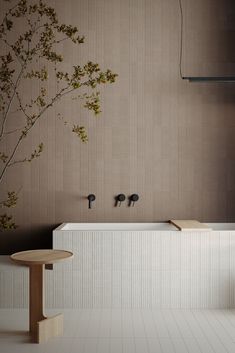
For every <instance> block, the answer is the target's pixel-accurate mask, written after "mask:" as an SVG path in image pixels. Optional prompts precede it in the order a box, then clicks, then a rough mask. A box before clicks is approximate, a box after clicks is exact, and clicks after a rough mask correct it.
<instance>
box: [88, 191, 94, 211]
mask: <svg viewBox="0 0 235 353" xmlns="http://www.w3.org/2000/svg"><path fill="white" fill-rule="evenodd" d="M87 199H88V200H89V204H88V208H91V204H92V202H93V201H95V195H94V194H90V195H88V196H87Z"/></svg>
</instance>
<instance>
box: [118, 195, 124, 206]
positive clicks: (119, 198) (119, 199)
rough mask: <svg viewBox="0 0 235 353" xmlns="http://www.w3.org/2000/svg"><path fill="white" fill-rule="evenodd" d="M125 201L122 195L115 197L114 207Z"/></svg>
mask: <svg viewBox="0 0 235 353" xmlns="http://www.w3.org/2000/svg"><path fill="white" fill-rule="evenodd" d="M125 200H126V196H125V195H124V194H119V195H117V196H116V206H119V207H120V206H121V204H122V202H123V201H125Z"/></svg>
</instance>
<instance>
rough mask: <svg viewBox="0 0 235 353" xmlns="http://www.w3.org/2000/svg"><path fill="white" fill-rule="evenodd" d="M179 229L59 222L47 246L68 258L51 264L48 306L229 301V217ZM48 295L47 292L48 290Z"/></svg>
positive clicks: (234, 278)
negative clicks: (70, 258)
mask: <svg viewBox="0 0 235 353" xmlns="http://www.w3.org/2000/svg"><path fill="white" fill-rule="evenodd" d="M208 225H209V226H210V228H212V231H191V232H188V231H187V232H181V231H179V230H178V229H177V228H175V227H174V226H173V225H171V224H169V223H64V224H62V225H60V226H59V227H58V228H56V229H55V230H54V231H53V247H54V248H62V249H65V250H71V251H73V252H74V255H75V256H74V260H73V261H72V262H68V263H64V264H63V266H61V268H60V269H59V270H57V268H55V270H54V271H53V276H54V283H56V285H57V286H58V287H59V288H64V291H63V290H62V291H57V294H56V296H53V293H55V290H56V289H55V288H51V291H50V290H48V303H49V306H54V307H59V306H61V307H71V308H72V307H77V308H79V307H81V308H85V307H91V308H94V307H96V308H105V307H108V308H115V307H118V308H120V307H121V308H122V307H123V308H131V307H139V308H146V307H147V308H228V307H235V224H234V223H221V224H219V223H208ZM52 296H53V297H52Z"/></svg>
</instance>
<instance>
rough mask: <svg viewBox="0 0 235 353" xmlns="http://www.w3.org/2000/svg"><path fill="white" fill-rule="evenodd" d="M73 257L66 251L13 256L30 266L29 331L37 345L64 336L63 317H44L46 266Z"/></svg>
mask: <svg viewBox="0 0 235 353" xmlns="http://www.w3.org/2000/svg"><path fill="white" fill-rule="evenodd" d="M72 257H73V254H72V253H71V252H70V251H64V250H30V251H22V252H20V253H16V254H13V255H11V259H12V260H13V261H15V262H17V263H20V264H22V265H27V266H29V330H30V333H31V336H32V339H33V341H34V342H35V343H44V342H47V341H48V339H49V338H52V337H57V336H61V335H62V334H63V315H62V314H58V315H56V316H53V317H50V318H47V317H46V316H45V315H44V278H43V277H44V268H45V264H52V263H54V262H59V261H63V260H65V259H68V258H72Z"/></svg>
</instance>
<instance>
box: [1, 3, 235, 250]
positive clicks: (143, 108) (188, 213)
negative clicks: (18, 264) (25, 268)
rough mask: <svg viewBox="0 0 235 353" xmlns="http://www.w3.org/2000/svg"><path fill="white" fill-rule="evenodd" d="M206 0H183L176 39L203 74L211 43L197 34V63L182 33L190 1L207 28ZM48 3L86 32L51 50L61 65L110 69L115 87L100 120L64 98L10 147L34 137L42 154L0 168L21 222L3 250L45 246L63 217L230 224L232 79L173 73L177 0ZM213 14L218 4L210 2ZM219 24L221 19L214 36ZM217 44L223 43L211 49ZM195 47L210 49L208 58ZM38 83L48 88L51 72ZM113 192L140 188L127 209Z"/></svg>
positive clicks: (234, 173)
mask: <svg viewBox="0 0 235 353" xmlns="http://www.w3.org/2000/svg"><path fill="white" fill-rule="evenodd" d="M207 1H208V3H207ZM207 1H205V0H204V1H201V0H200V1H198V2H195V1H193V0H182V3H183V7H184V16H185V26H186V27H187V26H189V30H188V31H187V28H186V29H185V31H187V36H186V37H185V38H184V48H183V49H184V63H183V69H184V70H185V74H186V73H187V74H188V73H189V71H190V70H191V71H190V72H192V73H195V72H198V66H197V65H198V63H199V66H200V67H202V68H203V72H205V68H207V67H208V62H209V60H211V53H212V57H213V58H214V59H213V60H214V63H215V67H216V68H217V67H218V65H217V63H216V60H217V59H216V58H215V54H216V49H215V47H216V46H215V44H213V43H211V44H210V41H209V42H208V41H207V40H206V39H205V41H204V42H203V44H202V48H201V49H202V50H201V52H202V53H203V56H202V57H203V58H204V59H203V60H204V63H202V62H201V59H198V56H199V52H200V50H198V46H199V47H200V43H199V42H198V39H197V40H196V41H195V40H194V41H192V40H191V38H195V36H196V35H197V30H196V32H195V23H196V22H195V21H193V22H190V21H191V17H192V11H193V10H192V9H193V8H195V6H196V10H197V11H199V10H200V9H201V10H200V11H202V18H201V20H200V21H201V22H202V20H205V22H203V23H205V26H206V23H207V18H208V23H209V25H213V24H212V22H211V15H210V11H209V9H210V8H211V1H209V0H207ZM3 3H4V2H3V1H1V6H3ZM49 3H51V4H52V5H53V6H55V7H56V9H57V11H58V14H59V15H60V18H61V19H63V21H65V22H66V21H67V22H69V23H71V24H73V25H77V26H78V27H79V29H80V32H81V33H82V34H84V35H85V37H86V40H85V44H84V45H82V46H80V47H79V48H72V47H71V46H68V45H67V44H64V45H63V46H62V47H61V48H62V52H63V54H64V58H65V62H64V64H63V66H64V69H69V67H70V66H71V65H73V64H76V63H85V62H86V61H87V60H93V61H97V62H99V63H100V64H101V66H102V67H103V68H107V67H109V68H111V69H112V70H113V71H115V72H117V73H118V74H119V77H118V80H117V82H116V83H115V84H114V85H112V86H110V87H104V88H102V89H101V93H102V114H101V115H100V116H99V117H97V118H94V117H93V116H91V114H90V113H89V112H87V111H85V110H83V109H82V108H81V107H80V106H79V105H78V104H77V103H76V102H74V101H71V100H70V99H66V100H65V101H63V102H61V103H59V104H58V105H57V106H56V107H55V108H53V109H51V110H50V111H48V113H47V115H46V116H45V117H44V119H43V120H42V121H41V123H40V125H38V126H37V129H35V130H34V131H33V132H32V135H31V136H29V137H28V138H27V141H25V143H24V145H23V146H22V149H21V151H19V156H25V155H27V154H28V152H29V151H31V149H34V148H35V145H37V144H38V143H39V142H41V141H43V142H44V144H45V151H44V153H43V155H42V157H41V158H40V159H38V160H36V161H34V162H33V163H31V164H29V165H24V166H23V165H22V166H16V167H15V168H14V169H13V168H12V170H11V171H10V172H9V173H8V175H7V180H5V184H4V188H3V189H4V190H8V189H16V190H18V189H19V188H20V187H22V190H21V193H20V200H19V204H18V206H17V208H16V209H15V210H13V214H14V216H15V218H16V221H17V223H18V224H19V229H18V230H17V231H16V232H15V233H11V235H10V236H7V235H6V236H3V237H1V244H0V246H1V252H2V253H4V251H5V252H11V251H13V250H15V249H20V248H25V247H26V246H28V247H34V246H49V244H50V233H51V229H52V228H53V227H54V226H55V225H57V224H58V223H61V222H66V221H78V222H81V221H89V222H96V221H107V222H108V221H109V222H112V221H119V222H122V221H123V222H128V221H130V222H140V221H141V222H142V221H143V222H150V221H164V220H168V219H169V218H196V219H198V220H200V221H228V220H230V221H231V220H233V221H234V220H235V206H234V203H235V202H234V201H235V195H234V188H235V187H234V186H233V185H234V181H235V167H234V158H235V152H234V151H235V148H234V147H235V88H234V85H224V84H221V85H218V84H190V83H188V82H185V81H183V80H181V79H180V76H179V39H180V37H179V34H180V17H179V8H178V1H173V0H158V1H156V0H129V1H126V0H89V1H87V0H86V1H85V0H67V1H66V2H65V1H63V0H61V1H49ZM192 3H193V4H192ZM205 3H206V5H205ZM214 3H217V1H213V4H214ZM225 3H226V4H227V5H228V2H225ZM191 5H192V6H193V8H192V7H191ZM4 6H5V5H4ZM196 10H195V11H196ZM200 11H199V12H200ZM213 11H215V12H216V11H219V5H218V6H217V7H216V8H215V9H214V10H213ZM186 18H187V19H186ZM201 22H200V25H201ZM225 27H226V26H225ZM218 28H219V27H218ZM193 30H194V32H193ZM200 30H201V31H205V32H203V35H204V34H205V35H206V33H207V34H208V31H209V30H208V31H207V29H206V27H204V24H203V26H201V29H200ZM219 30H220V29H219ZM228 30H230V29H229V28H228ZM224 31H226V28H224V26H222V28H221V32H220V34H218V37H219V38H220V39H221V37H222V36H223V35H224ZM213 38H214V37H213ZM214 39H216V38H214ZM205 43H206V46H205ZM218 43H221V41H220V40H219V42H218ZM226 43H228V42H226ZM224 44H225V43H224ZM194 45H197V46H194ZM210 45H211V48H212V49H211V52H210ZM195 48H196V49H195ZM225 49H227V50H229V49H228V48H225V47H224V46H223V47H222V48H221V50H225ZM195 50H196V53H195ZM205 53H209V54H210V55H209V54H208V58H207V59H205ZM227 54H228V53H226V55H224V54H221V55H219V59H218V60H220V61H221V60H222V61H223V62H222V64H223V65H222V64H221V65H222V66H223V69H225V70H226V68H229V69H230V68H231V67H232V66H233V63H232V62H230V61H229V60H230V59H228V58H229V56H228V55H227ZM221 65H220V68H221ZM211 71H213V68H212V69H211ZM48 89H49V90H50V91H51V92H53V91H54V90H55V82H53V80H50V81H49V82H48ZM37 90H38V87H35V86H33V87H31V86H29V87H28V88H27V89H26V91H25V92H26V94H28V96H29V97H31V95H33V94H34V93H35V92H37ZM58 112H60V113H61V114H64V116H65V117H66V119H70V120H71V121H72V122H76V121H79V122H81V124H84V125H85V126H87V129H88V134H89V142H88V144H85V145H84V144H82V143H81V142H80V141H79V140H78V139H76V137H75V136H73V134H72V133H71V131H70V130H69V128H68V127H66V126H64V125H63V122H61V121H59V120H58V119H57V118H56V114H57V113H58ZM17 121H19V122H20V118H19V119H18V120H17V119H16V120H12V121H11V122H10V125H9V127H11V128H15V127H16V128H17V127H18V122H17ZM8 146H9V147H10V142H9V144H8ZM4 190H3V191H4ZM120 192H123V193H125V194H126V195H130V194H132V193H139V194H140V201H139V202H138V203H137V204H136V205H135V207H134V208H128V207H127V205H126V204H125V205H122V207H121V208H115V207H114V197H115V195H117V194H118V193H120ZM89 193H94V194H96V196H97V200H96V202H95V205H94V209H92V210H88V208H87V204H88V203H87V200H86V196H87V195H88V194H89ZM29 239H31V240H30V242H29V243H28V241H29Z"/></svg>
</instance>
